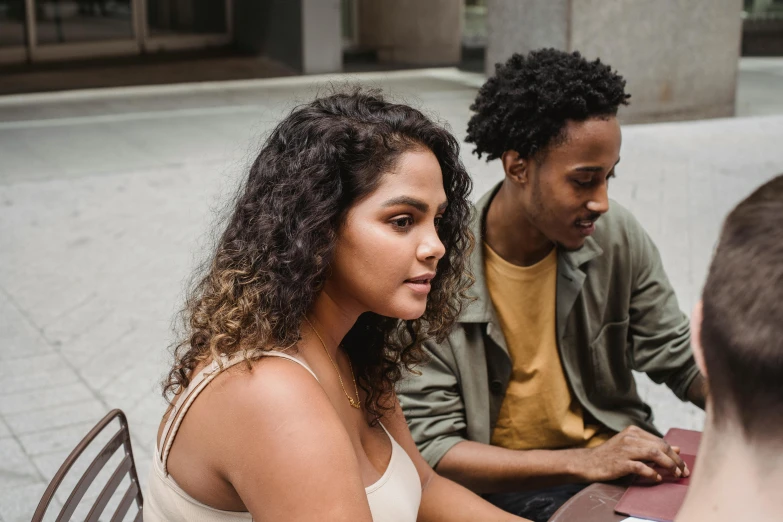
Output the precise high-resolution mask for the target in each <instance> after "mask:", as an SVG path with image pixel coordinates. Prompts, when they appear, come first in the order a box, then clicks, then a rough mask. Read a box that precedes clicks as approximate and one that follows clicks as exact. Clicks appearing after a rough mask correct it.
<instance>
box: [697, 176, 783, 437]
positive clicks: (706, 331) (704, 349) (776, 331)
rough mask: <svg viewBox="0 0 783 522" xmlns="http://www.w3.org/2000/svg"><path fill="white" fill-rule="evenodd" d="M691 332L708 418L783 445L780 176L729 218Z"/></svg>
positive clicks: (717, 424)
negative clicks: (705, 390)
mask: <svg viewBox="0 0 783 522" xmlns="http://www.w3.org/2000/svg"><path fill="white" fill-rule="evenodd" d="M692 335H693V340H692V344H693V349H694V356H695V357H696V361H697V363H698V364H699V366H700V368H701V371H702V373H703V374H704V375H705V376H706V379H707V382H708V385H709V399H708V409H707V411H708V417H709V423H710V424H711V425H712V426H714V427H715V429H716V430H718V431H720V432H724V433H733V434H736V435H739V436H741V437H743V438H744V439H746V440H747V441H749V444H753V445H754V446H756V447H758V446H759V445H762V446H765V445H769V443H774V444H776V445H777V446H778V447H780V446H783V175H780V176H778V177H776V178H774V179H773V180H772V181H769V182H767V183H766V184H764V185H763V186H762V187H761V188H759V189H758V190H756V191H755V192H754V193H753V194H751V195H750V196H748V197H747V198H746V199H745V200H744V201H742V202H741V203H740V204H739V205H737V207H736V208H735V209H734V210H733V211H732V212H731V213H730V214H729V216H728V217H727V218H726V222H725V223H724V225H723V231H722V232H721V235H720V240H719V242H718V247H717V249H716V251H715V254H714V257H713V259H712V263H711V265H710V269H709V274H708V276H707V282H706V283H705V286H704V290H703V292H702V302H701V303H699V304H698V305H697V306H696V308H695V310H694V313H693V316H692Z"/></svg>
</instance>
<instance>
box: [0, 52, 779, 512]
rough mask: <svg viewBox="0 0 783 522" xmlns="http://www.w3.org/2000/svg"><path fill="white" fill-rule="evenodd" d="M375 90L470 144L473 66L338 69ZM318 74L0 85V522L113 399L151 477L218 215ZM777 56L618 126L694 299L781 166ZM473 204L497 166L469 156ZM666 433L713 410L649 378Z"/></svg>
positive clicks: (664, 244)
mask: <svg viewBox="0 0 783 522" xmlns="http://www.w3.org/2000/svg"><path fill="white" fill-rule="evenodd" d="M352 79H354V80H355V79H359V80H361V81H363V82H364V83H368V84H372V85H377V86H380V87H383V88H384V89H385V90H387V91H389V92H392V93H394V94H395V95H396V96H397V97H398V98H399V99H402V100H404V101H407V102H409V103H412V104H415V105H418V106H421V107H423V108H425V109H426V110H427V111H428V112H429V113H431V114H434V115H436V116H437V117H438V118H440V119H441V120H444V121H446V122H448V123H449V124H450V125H451V127H452V128H453V129H454V131H455V133H456V134H457V135H458V136H459V137H460V138H461V137H463V136H464V130H465V127H466V123H467V120H468V117H469V111H468V106H469V105H470V102H471V100H472V99H473V97H474V95H475V92H476V88H477V86H478V85H479V84H480V83H481V81H482V78H481V77H480V76H477V75H472V74H467V73H461V72H458V71H455V70H451V69H441V70H420V71H411V72H400V73H388V74H381V73H375V74H366V75H362V76H361V77H358V78H357V77H345V76H339V77H333V78H328V79H327V80H329V81H331V82H337V83H338V84H339V83H342V82H344V81H346V80H352ZM313 81H314V79H313V78H312V77H310V78H302V77H298V78H287V79H277V80H264V81H250V82H245V81H240V82H227V83H221V84H202V85H193V86H186V87H181V86H167V87H162V88H160V87H155V88H133V89H117V90H104V91H93V92H89V91H87V92H75V93H67V94H62V95H44V96H35V95H33V96H27V97H6V98H1V97H0V158H2V160H1V161H0V361H1V363H0V522H11V521H21V520H29V517H30V515H31V513H32V511H33V509H34V506H35V504H36V503H37V500H38V498H39V497H40V495H41V493H42V492H43V489H44V487H45V485H46V483H47V482H48V480H49V479H50V478H51V476H52V475H53V473H54V471H55V470H56V469H57V467H58V466H59V465H60V463H61V462H62V460H63V459H64V457H65V456H66V454H67V453H68V452H69V450H70V449H71V448H72V447H73V445H74V444H75V443H76V442H77V441H78V440H79V439H80V438H81V437H82V436H83V435H84V434H85V433H86V432H87V430H88V429H89V428H90V427H91V426H92V425H93V423H94V422H95V421H96V420H97V419H99V418H100V417H101V416H102V415H103V414H104V413H105V412H107V411H108V410H109V409H111V408H113V407H119V408H122V409H123V410H125V412H126V413H127V414H128V416H129V418H130V425H131V429H132V432H133V444H134V451H135V454H136V458H137V461H138V463H139V467H140V468H141V473H142V475H143V476H145V475H146V473H147V469H148V462H149V459H150V458H151V457H150V452H151V448H152V447H153V443H154V434H155V430H156V427H157V423H158V419H159V418H160V415H161V413H162V411H163V408H164V403H163V401H162V399H161V397H160V388H159V385H158V383H159V381H160V379H161V378H162V376H163V374H164V372H165V371H166V369H167V366H168V362H169V354H168V351H167V350H166V346H167V345H168V344H169V343H170V341H171V339H172V337H171V333H170V332H171V329H170V327H171V320H172V317H173V314H174V312H175V311H176V310H177V308H178V307H179V306H180V304H181V301H182V291H183V287H184V284H185V282H186V280H187V278H188V276H189V274H190V272H191V269H192V267H193V266H195V264H196V263H198V262H200V261H201V260H203V259H204V257H205V256H206V255H207V253H208V252H209V244H210V238H211V236H210V233H209V231H210V227H211V224H212V223H214V221H215V219H216V216H217V215H218V213H219V210H220V209H221V208H222V206H223V203H224V201H225V198H226V195H227V194H229V193H230V192H231V190H232V189H233V187H234V186H235V184H236V183H237V180H238V179H239V178H240V177H241V176H242V175H243V173H244V172H245V169H246V166H247V164H248V162H249V161H251V160H252V159H253V157H254V153H255V151H257V150H258V148H259V145H260V143H261V142H262V140H263V136H264V134H265V133H266V132H268V131H269V130H270V128H271V127H272V125H273V124H274V123H275V122H276V121H277V120H278V119H279V117H280V116H281V114H283V113H284V112H285V111H287V110H289V109H290V108H291V107H292V106H293V104H294V103H295V102H296V101H306V100H309V99H311V97H312V96H313V95H314V94H315V93H316V92H323V91H324V90H325V89H326V87H325V85H324V84H323V83H319V84H314V83H313ZM782 91H783V61H780V60H777V61H776V60H766V61H744V62H743V67H742V73H741V75H740V93H739V98H738V99H739V103H738V105H739V108H740V113H741V114H746V115H752V116H750V117H740V118H734V119H723V120H710V121H700V122H689V123H671V124H655V125H636V126H627V127H625V128H624V144H623V152H622V156H623V161H622V165H621V167H620V169H619V172H618V177H617V179H616V180H615V181H613V182H612V183H613V186H612V195H613V197H614V198H615V199H617V200H618V201H620V202H621V203H623V204H624V205H626V206H627V207H629V208H630V209H631V210H632V211H633V212H634V213H635V214H636V215H637V216H638V217H639V219H640V220H641V222H642V224H643V225H644V226H645V227H646V228H647V230H649V232H650V234H651V235H652V236H653V238H654V239H655V240H656V242H657V244H658V245H659V247H660V250H661V253H662V255H663V259H664V263H665V265H666V268H667V270H668V272H669V275H670V277H671V279H672V282H673V284H674V286H675V288H676V290H677V294H678V296H679V298H680V304H681V306H682V308H683V310H686V311H688V310H690V308H691V306H692V305H693V303H694V301H695V300H696V299H697V295H698V292H699V289H700V287H701V285H702V282H703V280H704V276H705V271H706V267H707V263H708V260H709V256H710V254H711V250H712V247H713V244H714V242H715V240H716V237H717V234H718V230H719V226H720V223H721V220H722V218H723V217H724V215H725V214H726V212H727V211H728V210H729V209H730V208H731V207H732V206H733V205H734V204H735V203H736V202H737V201H738V200H739V199H741V198H742V197H743V196H745V195H746V194H748V193H749V192H750V191H751V190H752V189H753V188H754V187H756V186H757V185H759V184H760V183H762V182H763V181H765V180H767V179H769V178H770V177H772V176H774V175H775V174H777V173H780V172H783V149H781V147H780V136H781V135H783V114H781V113H783V102H781V99H780V95H779V93H780V92H782ZM463 158H464V160H465V162H466V164H467V166H468V168H469V170H470V172H471V173H472V174H473V177H474V181H475V192H474V197H478V196H479V195H481V194H482V193H483V192H484V191H486V190H487V189H489V187H490V186H492V185H493V184H494V183H495V182H496V181H497V180H499V179H500V178H501V170H500V166H499V165H498V163H497V162H493V163H489V164H487V163H484V162H482V161H478V160H477V159H476V158H475V157H474V156H471V155H470V154H469V150H465V151H463ZM640 386H641V389H642V392H643V393H644V395H645V396H646V397H647V399H648V400H649V401H650V402H651V403H652V404H653V405H654V408H655V412H656V418H657V422H658V425H659V427H660V428H661V429H664V430H665V429H667V428H668V427H670V426H674V425H677V426H684V427H695V428H700V427H701V424H702V422H703V414H702V413H701V412H700V411H698V410H696V409H695V408H693V407H691V406H689V405H685V404H682V403H680V402H679V401H677V400H676V399H675V398H674V397H673V395H671V393H670V392H668V390H666V389H663V388H660V387H658V386H655V385H653V384H651V383H650V382H649V381H647V380H646V379H644V378H640Z"/></svg>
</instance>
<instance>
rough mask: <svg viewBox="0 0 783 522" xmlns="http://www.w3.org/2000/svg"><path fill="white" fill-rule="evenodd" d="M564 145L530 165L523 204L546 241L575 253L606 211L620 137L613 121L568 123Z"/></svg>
mask: <svg viewBox="0 0 783 522" xmlns="http://www.w3.org/2000/svg"><path fill="white" fill-rule="evenodd" d="M565 132H566V139H565V141H564V142H563V143H562V144H560V145H556V146H553V147H550V149H549V150H548V151H547V152H546V153H545V154H544V155H542V156H543V157H542V158H540V159H539V160H538V161H537V160H528V161H527V166H526V169H525V170H526V178H525V179H526V183H525V184H524V189H523V191H522V195H521V197H522V204H523V205H524V206H525V210H526V212H527V214H528V217H529V219H530V221H531V222H532V223H533V225H534V226H535V227H536V228H537V229H538V230H539V231H540V232H541V233H542V234H543V235H544V236H546V237H547V238H548V239H549V240H550V241H552V242H554V243H556V244H558V245H560V246H562V247H564V248H565V249H567V250H577V249H579V248H581V247H582V245H584V242H585V239H586V238H587V237H588V236H589V235H590V234H592V233H593V232H594V231H595V221H596V220H597V219H598V218H599V217H600V216H601V215H602V214H603V213H605V212H606V211H607V210H609V199H608V195H607V189H608V185H609V178H611V177H612V176H614V168H615V165H617V163H618V162H619V161H620V144H621V142H622V137H621V133H620V124H619V123H618V121H617V118H615V117H608V118H593V119H589V120H586V121H582V122H577V121H570V122H568V124H567V126H566V130H565Z"/></svg>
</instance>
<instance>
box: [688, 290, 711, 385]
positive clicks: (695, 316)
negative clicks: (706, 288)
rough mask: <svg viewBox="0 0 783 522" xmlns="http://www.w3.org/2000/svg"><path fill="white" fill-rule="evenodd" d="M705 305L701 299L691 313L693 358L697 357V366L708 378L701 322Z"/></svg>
mask: <svg viewBox="0 0 783 522" xmlns="http://www.w3.org/2000/svg"><path fill="white" fill-rule="evenodd" d="M703 308H704V305H703V303H702V302H701V300H700V301H699V302H698V303H696V306H694V307H693V312H692V313H691V347H692V348H693V358H694V359H696V366H698V367H699V371H701V374H702V375H703V376H704V378H705V379H706V378H707V365H706V364H704V348H703V347H702V345H701V322H702V319H703Z"/></svg>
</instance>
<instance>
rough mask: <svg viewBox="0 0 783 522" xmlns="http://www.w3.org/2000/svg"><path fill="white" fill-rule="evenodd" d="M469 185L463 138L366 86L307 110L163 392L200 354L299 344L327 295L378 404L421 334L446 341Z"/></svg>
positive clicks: (271, 170) (283, 132) (281, 149)
mask: <svg viewBox="0 0 783 522" xmlns="http://www.w3.org/2000/svg"><path fill="white" fill-rule="evenodd" d="M470 189H471V181H470V178H469V176H468V174H467V172H466V171H465V168H464V167H463V165H462V163H461V161H460V158H459V144H458V142H457V141H456V139H455V138H454V137H453V136H452V135H451V134H450V133H449V132H448V131H446V130H445V129H443V128H442V127H441V126H439V125H437V124H436V123H434V122H433V121H431V120H430V119H428V118H427V117H426V116H424V115H423V114H422V113H421V112H419V111H418V110H416V109H413V108H411V107H408V106H406V105H401V104H395V103H391V102H389V101H386V100H385V99H384V98H383V97H382V96H381V94H379V93H378V92H376V91H361V90H358V89H357V90H354V91H350V92H338V93H335V94H332V95H329V96H325V97H321V98H318V99H316V100H315V101H313V102H311V103H309V104H305V105H302V106H299V107H297V108H295V109H294V110H293V111H292V112H291V113H290V114H289V115H288V116H287V117H286V118H285V119H284V120H283V121H282V122H280V123H279V124H278V125H277V127H276V128H275V129H274V130H273V131H272V133H271V135H270V136H269V138H268V140H267V141H266V143H265V144H264V146H263V148H262V150H261V152H260V154H259V155H258V157H257V158H256V159H255V161H254V163H253V165H252V167H251V169H250V173H249V176H248V177H247V179H246V180H245V181H244V183H243V184H242V186H241V188H240V191H239V193H238V196H237V198H236V201H235V202H234V203H233V205H232V210H231V214H230V217H229V218H228V222H227V226H226V228H225V231H224V232H223V233H222V235H221V237H220V239H219V241H218V244H217V249H216V252H215V253H214V255H213V256H212V258H211V260H210V263H209V264H208V265H207V266H206V268H205V272H206V273H205V274H203V275H202V276H200V278H199V279H198V282H197V284H196V285H195V286H194V288H193V290H192V292H191V295H190V297H189V300H188V303H187V306H186V308H185V310H184V319H185V326H186V338H185V339H184V340H183V341H182V342H181V343H180V344H179V346H178V347H177V348H176V350H175V364H174V367H173V369H172V370H171V372H170V374H169V376H168V379H167V380H166V382H164V394H168V393H172V392H176V391H177V390H178V389H180V387H183V386H186V385H187V384H188V382H189V379H190V377H191V374H192V371H193V368H194V367H195V366H196V364H197V363H198V362H199V361H201V360H205V359H207V358H210V357H212V358H214V357H216V356H217V355H219V354H231V353H234V352H237V351H241V350H248V349H253V348H263V349H288V348H291V347H293V346H294V345H295V344H296V343H297V342H298V341H299V339H300V325H301V322H302V320H303V318H304V317H305V315H306V314H307V313H308V312H309V311H311V309H312V306H313V304H314V302H315V301H316V299H317V298H318V297H319V295H321V294H322V293H325V294H328V296H329V299H331V300H333V301H337V304H338V306H339V307H340V308H341V309H342V310H343V311H347V312H349V313H351V314H353V315H354V316H356V317H358V320H357V322H356V324H355V325H354V327H353V328H352V329H351V330H350V331H349V333H348V334H347V335H346V337H345V338H344V339H343V346H344V348H345V349H346V351H347V352H348V354H349V356H350V358H351V361H352V364H353V368H354V370H355V374H356V378H357V382H358V383H359V384H360V386H361V387H362V388H363V389H364V390H365V391H366V392H367V394H368V400H367V401H366V403H367V406H368V409H369V410H370V411H371V412H373V413H376V414H377V413H379V412H380V409H382V408H381V407H380V406H379V405H380V399H381V398H382V397H383V396H384V395H385V392H386V391H389V390H391V388H392V386H393V384H394V383H395V382H396V380H398V379H399V378H400V376H401V370H402V367H403V366H408V367H410V366H411V365H412V364H415V363H417V362H419V361H420V360H421V351H420V348H419V345H420V342H421V340H422V339H423V338H424V337H426V336H433V337H436V338H440V339H442V338H443V337H444V336H445V335H446V333H447V332H448V329H449V328H450V326H451V324H452V322H453V321H454V319H455V318H456V315H457V314H458V313H459V308H460V307H459V299H460V298H461V296H462V295H463V293H464V290H465V285H466V280H467V279H466V278H464V277H463V276H464V274H463V270H464V269H465V268H466V258H465V256H466V255H467V251H469V249H470V247H471V245H472V237H471V235H470V232H469V228H468V220H469V213H470V205H469V200H468V194H469V193H470ZM468 279H469V278H468ZM400 319H402V320H403V321H400Z"/></svg>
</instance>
